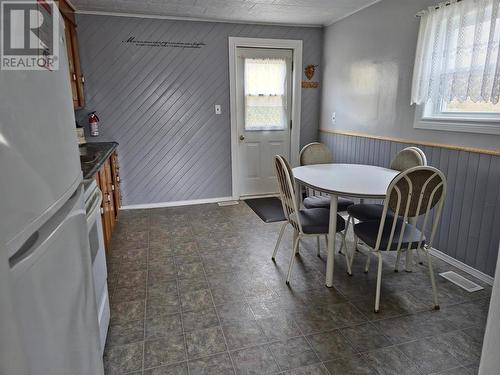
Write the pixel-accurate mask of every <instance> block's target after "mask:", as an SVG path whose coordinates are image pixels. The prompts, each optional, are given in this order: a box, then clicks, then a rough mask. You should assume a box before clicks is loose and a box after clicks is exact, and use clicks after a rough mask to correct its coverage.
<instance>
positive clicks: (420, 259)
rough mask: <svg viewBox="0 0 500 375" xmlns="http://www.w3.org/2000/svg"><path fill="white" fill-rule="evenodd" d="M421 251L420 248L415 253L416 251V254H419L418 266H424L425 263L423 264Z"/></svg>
mask: <svg viewBox="0 0 500 375" xmlns="http://www.w3.org/2000/svg"><path fill="white" fill-rule="evenodd" d="M420 250H421V249H420V248H418V249H416V250H415V251H416V253H417V262H418V264H420V265H422V264H424V262H422V258H421V257H420Z"/></svg>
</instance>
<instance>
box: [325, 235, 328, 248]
mask: <svg viewBox="0 0 500 375" xmlns="http://www.w3.org/2000/svg"><path fill="white" fill-rule="evenodd" d="M325 246H326V248H327V249H328V234H325Z"/></svg>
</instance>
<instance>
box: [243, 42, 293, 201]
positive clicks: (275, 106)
mask: <svg viewBox="0 0 500 375" xmlns="http://www.w3.org/2000/svg"><path fill="white" fill-rule="evenodd" d="M236 56H237V64H236V103H237V104H236V108H237V111H236V112H237V129H238V142H239V145H238V153H239V155H238V160H239V168H238V172H237V173H239V174H240V175H239V181H240V183H239V185H240V195H241V196H243V197H244V196H255V195H265V194H274V193H276V192H277V191H278V186H277V182H276V176H275V173H274V167H273V157H274V155H277V154H279V155H283V156H284V157H286V158H287V159H289V158H290V133H291V129H290V127H291V121H290V119H291V107H292V61H293V60H292V59H293V52H292V50H289V49H270V48H237V55H236Z"/></svg>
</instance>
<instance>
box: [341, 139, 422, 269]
mask: <svg viewBox="0 0 500 375" xmlns="http://www.w3.org/2000/svg"><path fill="white" fill-rule="evenodd" d="M426 165H427V158H426V157H425V153H424V152H423V151H422V150H421V149H419V148H418V147H407V148H405V149H403V150H401V151H400V152H398V154H397V155H396V157H395V158H394V159H393V160H392V162H391V165H390V168H391V169H394V170H397V171H404V170H407V169H409V168H412V167H419V166H426ZM383 209H384V205H383V204H378V203H359V204H353V205H351V206H349V207H348V208H347V213H348V214H349V216H348V217H347V225H346V227H347V229H349V226H350V225H351V222H352V223H353V224H354V219H356V220H359V221H371V220H380V218H381V217H382V211H383ZM387 215H388V216H391V215H392V212H390V211H389V212H388V213H387ZM345 233H347V230H346V231H345ZM398 255H399V254H398ZM417 256H419V253H418V249H417ZM419 262H420V261H419ZM398 267H399V265H398V264H397V263H396V265H395V267H394V271H396V272H397V271H398ZM366 272H368V270H366Z"/></svg>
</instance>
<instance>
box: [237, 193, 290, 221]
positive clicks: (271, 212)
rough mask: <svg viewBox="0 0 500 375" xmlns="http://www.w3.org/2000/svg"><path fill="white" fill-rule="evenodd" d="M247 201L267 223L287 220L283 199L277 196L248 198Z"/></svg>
mask: <svg viewBox="0 0 500 375" xmlns="http://www.w3.org/2000/svg"><path fill="white" fill-rule="evenodd" d="M245 203H246V204H248V206H249V207H250V208H251V209H252V210H253V211H254V212H255V213H256V214H257V215H258V216H259V217H260V218H261V219H262V221H263V222H265V223H274V222H277V221H285V220H286V218H285V214H284V213H283V207H282V206H281V201H280V200H279V199H278V198H276V197H270V198H254V199H246V200H245Z"/></svg>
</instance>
